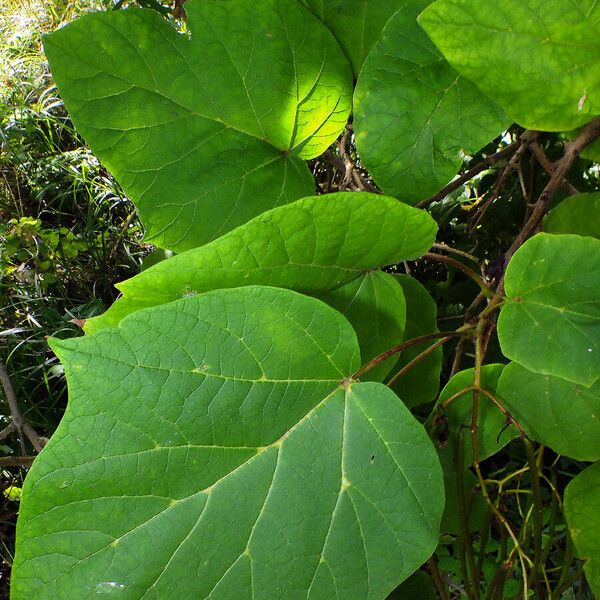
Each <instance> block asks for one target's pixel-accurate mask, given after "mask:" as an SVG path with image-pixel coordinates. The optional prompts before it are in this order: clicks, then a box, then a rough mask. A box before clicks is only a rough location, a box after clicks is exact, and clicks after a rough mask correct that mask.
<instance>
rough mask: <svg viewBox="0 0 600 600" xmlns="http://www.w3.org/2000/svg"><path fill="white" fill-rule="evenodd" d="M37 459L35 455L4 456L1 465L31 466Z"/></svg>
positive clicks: (0, 460) (0, 461) (0, 459)
mask: <svg viewBox="0 0 600 600" xmlns="http://www.w3.org/2000/svg"><path fill="white" fill-rule="evenodd" d="M35 459H36V457H35V456H3V457H2V458H0V467H29V466H31V463H32V462H33V461H34V460H35Z"/></svg>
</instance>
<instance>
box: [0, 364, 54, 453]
mask: <svg viewBox="0 0 600 600" xmlns="http://www.w3.org/2000/svg"><path fill="white" fill-rule="evenodd" d="M0 383H1V384H2V389H3V390H4V395H5V396H6V402H7V403H8V407H9V409H10V414H11V417H12V425H13V426H14V429H15V431H16V432H17V435H18V436H19V442H20V443H21V453H22V454H23V455H25V454H26V450H25V439H24V437H23V434H25V435H26V436H27V437H28V438H29V441H30V442H31V445H32V446H33V447H34V448H35V449H36V451H37V452H41V450H42V448H43V447H44V442H43V440H42V439H41V438H40V436H38V434H37V433H36V432H35V431H34V429H33V427H31V425H29V423H27V422H26V421H25V419H24V418H23V416H22V415H21V411H20V410H19V405H18V404H17V397H16V396H15V391H14V389H13V386H12V383H11V381H10V377H9V376H8V371H7V370H6V365H5V364H4V363H3V362H0ZM5 430H6V429H5ZM5 430H3V432H2V433H4V431H5Z"/></svg>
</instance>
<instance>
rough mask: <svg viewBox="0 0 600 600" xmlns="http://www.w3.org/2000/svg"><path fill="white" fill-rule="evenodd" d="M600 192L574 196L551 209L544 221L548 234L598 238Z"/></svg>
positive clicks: (599, 232) (599, 231)
mask: <svg viewBox="0 0 600 600" xmlns="http://www.w3.org/2000/svg"><path fill="white" fill-rule="evenodd" d="M598 214H600V192H591V193H588V194H575V195H573V196H570V197H569V198H567V199H566V200H563V201H562V202H561V203H560V204H559V205H558V206H556V207H555V208H553V209H552V210H551V211H550V212H549V213H548V214H547V215H546V218H545V219H544V230H545V231H547V232H548V233H576V234H577V235H586V236H590V237H595V238H600V222H599V220H598Z"/></svg>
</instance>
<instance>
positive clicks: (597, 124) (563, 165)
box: [499, 117, 600, 289]
mask: <svg viewBox="0 0 600 600" xmlns="http://www.w3.org/2000/svg"><path fill="white" fill-rule="evenodd" d="M598 136H600V117H598V118H596V119H594V120H593V121H591V122H590V123H588V124H587V125H586V126H585V127H584V128H583V131H582V132H581V133H580V134H579V136H578V137H577V138H576V139H575V140H574V141H573V142H569V143H567V144H565V153H564V156H563V157H562V158H561V159H560V160H559V161H558V163H557V164H556V169H555V171H554V173H553V174H552V176H551V177H550V181H549V182H548V184H547V185H546V187H545V188H544V190H543V191H542V193H541V194H540V196H539V198H538V200H537V202H536V203H535V205H534V207H533V210H532V211H531V215H530V217H529V220H528V221H527V223H525V225H524V226H523V228H522V229H521V231H520V232H519V235H517V237H516V238H515V240H514V241H513V243H512V244H511V246H510V248H509V249H508V250H507V251H506V254H505V255H504V264H505V266H506V265H508V262H509V261H510V259H511V258H512V256H513V254H514V253H515V252H516V251H517V250H518V249H519V248H520V247H521V246H522V244H523V243H524V242H525V240H526V239H527V238H528V237H529V236H530V235H531V234H532V233H533V231H534V230H535V228H536V227H537V226H538V225H539V223H540V221H541V220H542V217H543V216H544V214H545V213H546V211H547V210H548V206H549V204H550V201H551V200H552V198H553V197H554V195H555V194H556V192H557V190H558V188H559V187H560V184H561V182H562V181H563V180H564V178H565V176H566V174H567V173H568V172H569V170H570V169H571V167H572V166H573V163H574V162H575V160H577V157H578V156H579V154H580V153H581V151H582V150H583V149H584V148H585V147H586V146H588V145H589V144H591V143H592V142H593V141H594V140H595V139H596V138H597V137H598ZM502 287H503V286H499V288H500V289H502Z"/></svg>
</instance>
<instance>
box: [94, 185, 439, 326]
mask: <svg viewBox="0 0 600 600" xmlns="http://www.w3.org/2000/svg"><path fill="white" fill-rule="evenodd" d="M436 231H437V225H436V224H435V222H434V221H433V219H432V218H431V217H430V216H429V215H428V214H427V213H426V212H425V211H422V210H418V209H415V208H411V207H409V206H406V205H404V204H402V203H400V202H398V201H397V200H395V199H393V198H387V197H385V196H379V195H376V194H368V193H352V192H347V193H339V194H328V195H326V196H312V197H310V198H304V199H302V200H298V201H297V202H295V203H293V204H289V205H286V206H282V207H279V208H276V209H273V210H271V211H269V212H267V213H264V214H262V215H260V216H258V217H256V218H255V219H254V220H252V221H250V222H249V223H247V224H245V225H242V226H240V227H239V228H238V229H236V230H234V231H232V232H230V233H228V234H226V235H224V236H223V237H221V238H219V239H218V240H215V241H214V242H212V243H210V244H207V245H206V246H203V247H201V248H195V249H193V250H189V251H188V252H184V253H182V254H179V255H177V256H175V257H173V258H171V259H169V260H166V261H162V262H161V263H159V264H157V265H155V266H153V267H151V268H149V269H147V270H146V271H143V272H142V273H140V274H139V275H137V276H135V277H133V278H132V279H128V280H127V281H124V282H122V283H120V284H118V285H117V287H118V288H119V290H120V291H121V292H122V293H123V296H122V298H121V299H119V300H117V302H115V303H114V304H113V305H112V306H111V308H110V309H109V310H108V311H107V312H105V313H104V314H103V315H101V316H100V317H96V318H94V319H90V320H88V321H87V323H86V331H87V332H92V331H98V330H100V329H102V328H105V327H109V326H112V325H115V324H116V323H118V322H119V321H120V320H121V319H122V318H123V317H124V316H125V315H127V314H129V313H131V312H134V311H136V310H139V309H141V308H145V307H148V306H154V305H157V304H163V303H165V302H171V301H173V300H177V299H178V298H182V297H185V296H189V295H190V294H195V293H202V292H206V291H209V290H213V289H219V288H227V287H237V286H241V285H248V284H261V285H273V286H277V287H285V288H292V289H295V290H298V291H301V292H305V293H308V294H312V295H319V294H324V293H326V292H328V291H330V290H334V289H336V288H337V287H339V286H341V285H344V284H346V283H348V282H350V281H352V280H354V279H356V278H357V277H359V276H360V275H361V274H362V273H364V272H365V271H367V270H369V269H374V268H379V267H381V266H383V265H387V264H392V263H396V262H400V261H402V260H408V259H411V258H417V257H419V256H420V255H422V254H424V253H425V252H427V250H428V249H429V248H430V247H431V244H432V243H433V241H434V239H435V233H436Z"/></svg>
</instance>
